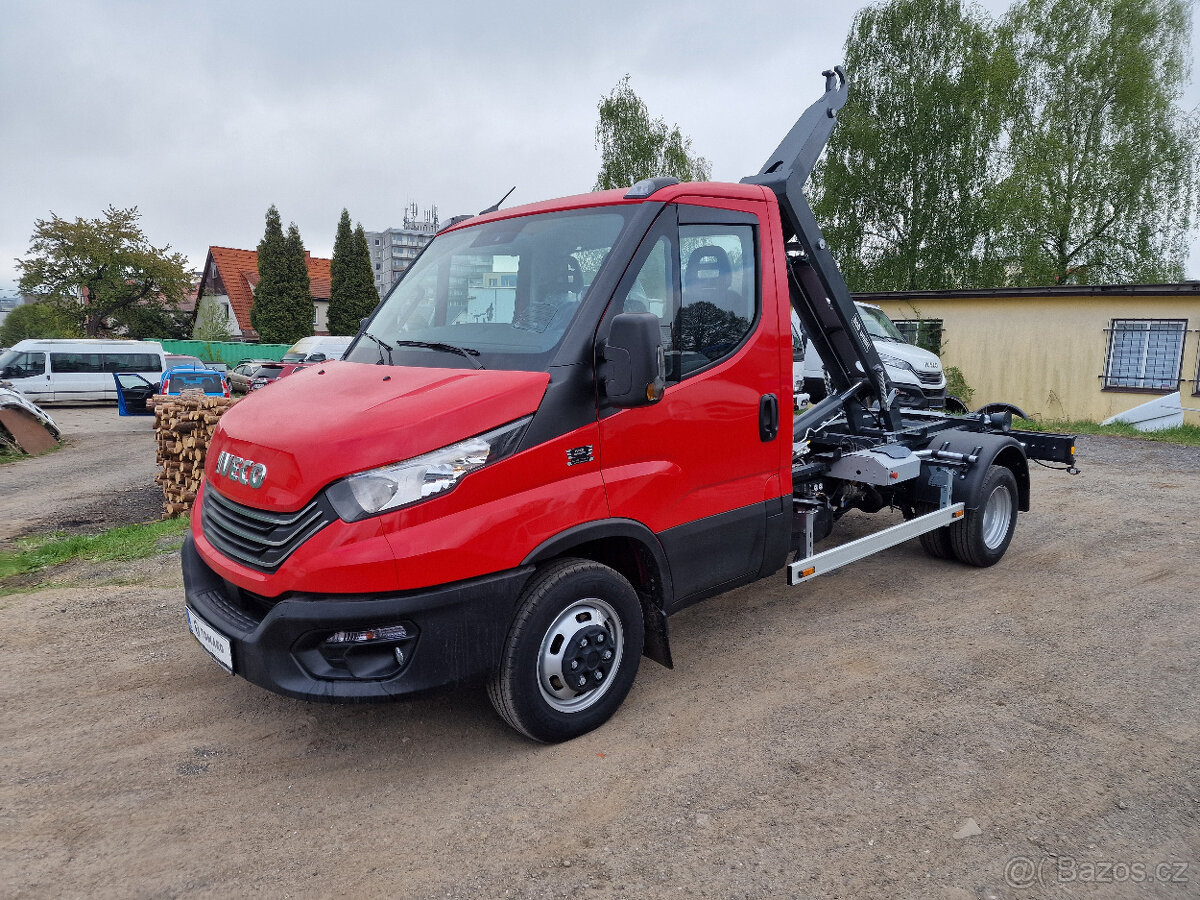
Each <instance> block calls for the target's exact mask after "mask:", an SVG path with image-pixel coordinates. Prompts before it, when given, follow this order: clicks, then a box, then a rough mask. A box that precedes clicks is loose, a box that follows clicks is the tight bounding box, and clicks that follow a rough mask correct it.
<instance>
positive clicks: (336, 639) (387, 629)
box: [325, 625, 411, 654]
mask: <svg viewBox="0 0 1200 900" xmlns="http://www.w3.org/2000/svg"><path fill="white" fill-rule="evenodd" d="M410 636H411V635H410V634H409V631H408V629H407V628H405V627H404V626H403V625H385V626H383V627H382V628H368V629H367V630H366V631H338V632H335V633H334V634H331V635H330V636H329V637H327V638H326V639H325V643H327V644H364V643H366V642H367V641H402V640H404V639H405V638H408V637H410ZM396 652H397V654H399V651H398V650H397V651H396Z"/></svg>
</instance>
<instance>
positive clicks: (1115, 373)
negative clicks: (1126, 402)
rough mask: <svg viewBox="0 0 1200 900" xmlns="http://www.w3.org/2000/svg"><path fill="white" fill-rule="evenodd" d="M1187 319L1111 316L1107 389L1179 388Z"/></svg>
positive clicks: (1105, 371)
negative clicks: (1118, 317)
mask: <svg viewBox="0 0 1200 900" xmlns="http://www.w3.org/2000/svg"><path fill="white" fill-rule="evenodd" d="M1186 333H1187V320H1186V319H1113V320H1112V327H1111V328H1110V329H1109V334H1108V362H1107V364H1106V365H1105V367H1104V387H1105V388H1106V389H1108V390H1118V391H1120V390H1126V391H1162V392H1170V391H1177V390H1179V379H1180V372H1181V367H1182V365H1183V338H1184V335H1185V334H1186Z"/></svg>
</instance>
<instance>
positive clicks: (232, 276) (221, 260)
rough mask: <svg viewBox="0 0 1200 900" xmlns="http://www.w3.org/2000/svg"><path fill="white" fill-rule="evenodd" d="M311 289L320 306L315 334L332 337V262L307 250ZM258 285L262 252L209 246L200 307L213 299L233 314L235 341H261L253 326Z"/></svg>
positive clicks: (306, 260) (198, 300)
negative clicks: (253, 308) (251, 309)
mask: <svg viewBox="0 0 1200 900" xmlns="http://www.w3.org/2000/svg"><path fill="white" fill-rule="evenodd" d="M304 261H305V263H307V265H308V281H309V289H310V290H311V291H312V298H313V305H314V306H315V307H316V311H315V316H314V319H313V333H314V334H329V325H328V318H327V316H328V313H329V287H330V274H329V267H330V264H331V263H332V260H328V259H323V258H321V257H319V256H312V255H310V254H309V253H308V251H307V250H306V251H305V252H304ZM257 286H258V253H257V252H256V251H254V250H237V249H235V248H233V247H209V248H208V258H207V259H206V260H205V261H204V273H203V275H201V277H200V290H199V293H198V294H197V297H196V307H197V308H199V305H200V302H201V301H202V300H212V301H213V302H215V303H218V304H220V305H221V306H223V307H224V308H225V309H226V310H228V312H229V331H230V333H231V334H232V335H233V339H234V340H242V341H257V340H258V332H257V331H255V330H254V326H253V325H251V324H250V308H251V307H252V306H253V305H254V289H255V287H257Z"/></svg>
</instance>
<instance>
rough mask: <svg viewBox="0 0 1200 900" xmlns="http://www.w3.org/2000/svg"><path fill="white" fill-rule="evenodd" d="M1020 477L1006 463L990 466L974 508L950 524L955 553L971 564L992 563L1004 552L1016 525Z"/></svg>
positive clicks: (951, 543)
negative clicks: (960, 519) (1005, 465)
mask: <svg viewBox="0 0 1200 900" xmlns="http://www.w3.org/2000/svg"><path fill="white" fill-rule="evenodd" d="M1017 503H1018V494H1017V479H1016V478H1015V477H1014V476H1013V473H1012V472H1011V471H1009V470H1008V469H1006V468H1004V466H990V467H989V468H988V470H987V474H986V475H985V476H984V478H983V483H982V484H981V485H980V486H979V497H978V499H977V500H976V503H975V508H974V509H970V510H967V514H966V515H965V516H964V517H963V519H962V521H960V522H956V523H955V524H953V525H951V526H950V529H949V534H950V545H951V547H952V548H953V549H954V555H955V556H957V557H958V558H959V560H961V561H962V562H965V563H966V564H967V565H971V566H980V567H986V566H992V565H995V564H996V563H998V562H999V561H1000V557H1002V556H1004V551H1005V550H1007V549H1008V545H1009V544H1010V543H1011V542H1012V537H1013V531H1014V530H1015V529H1016V527H1017Z"/></svg>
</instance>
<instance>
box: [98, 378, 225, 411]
mask: <svg viewBox="0 0 1200 900" xmlns="http://www.w3.org/2000/svg"><path fill="white" fill-rule="evenodd" d="M113 379H114V380H115V381H116V382H117V410H118V412H119V413H120V414H121V415H123V416H151V415H154V410H153V409H152V408H151V407H150V398H151V397H152V396H154V395H155V394H167V395H174V396H179V395H180V394H182V393H183V392H184V391H186V390H197V389H198V390H202V391H204V393H205V394H206V395H207V396H209V397H228V396H229V382H228V381H227V380H226V379H225V376H224V375H223V374H222V373H220V372H218V371H216V370H215V369H204V368H200V367H197V366H175V367H173V368H170V369H167V371H165V372H163V374H162V379H161V380H160V381H159V383H158V384H154V383H153V382H150V381H147V380H146V379H145V378H143V377H142V376H141V375H137V374H134V373H133V372H115V373H113Z"/></svg>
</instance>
